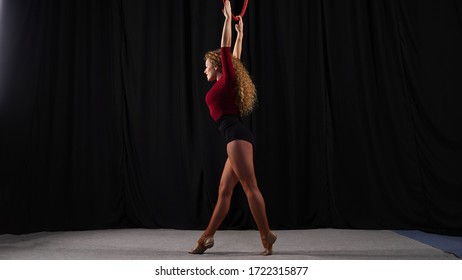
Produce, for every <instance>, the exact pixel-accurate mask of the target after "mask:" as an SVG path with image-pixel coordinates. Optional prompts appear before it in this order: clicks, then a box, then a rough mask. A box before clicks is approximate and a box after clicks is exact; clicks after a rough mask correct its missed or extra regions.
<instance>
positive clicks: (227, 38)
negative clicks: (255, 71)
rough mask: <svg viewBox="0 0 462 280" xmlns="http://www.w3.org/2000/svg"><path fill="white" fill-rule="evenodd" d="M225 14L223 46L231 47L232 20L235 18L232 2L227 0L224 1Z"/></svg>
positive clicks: (222, 35)
mask: <svg viewBox="0 0 462 280" xmlns="http://www.w3.org/2000/svg"><path fill="white" fill-rule="evenodd" d="M224 5H225V6H224V8H223V14H224V15H225V22H224V24H223V33H221V47H222V48H223V47H231V22H232V20H233V16H232V12H231V3H230V2H229V0H226V1H225V3H224Z"/></svg>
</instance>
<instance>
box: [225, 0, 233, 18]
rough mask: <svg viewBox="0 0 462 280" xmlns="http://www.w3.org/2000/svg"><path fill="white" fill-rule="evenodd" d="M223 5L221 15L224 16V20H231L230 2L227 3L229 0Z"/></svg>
mask: <svg viewBox="0 0 462 280" xmlns="http://www.w3.org/2000/svg"><path fill="white" fill-rule="evenodd" d="M223 4H224V8H223V14H224V15H225V18H232V16H233V13H232V11H231V2H229V0H226V1H225V2H224V3H223Z"/></svg>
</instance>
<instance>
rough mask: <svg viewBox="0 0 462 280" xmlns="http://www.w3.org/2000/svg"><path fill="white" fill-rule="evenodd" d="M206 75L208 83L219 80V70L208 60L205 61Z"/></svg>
mask: <svg viewBox="0 0 462 280" xmlns="http://www.w3.org/2000/svg"><path fill="white" fill-rule="evenodd" d="M204 74H205V75H206V76H207V81H209V82H211V81H216V79H217V70H216V69H215V67H214V66H213V65H212V63H211V62H210V59H207V60H206V61H205V70H204Z"/></svg>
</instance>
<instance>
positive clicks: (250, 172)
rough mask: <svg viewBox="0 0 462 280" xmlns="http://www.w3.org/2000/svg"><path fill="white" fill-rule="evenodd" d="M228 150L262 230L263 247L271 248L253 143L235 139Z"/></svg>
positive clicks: (256, 220) (232, 164) (230, 159)
mask: <svg viewBox="0 0 462 280" xmlns="http://www.w3.org/2000/svg"><path fill="white" fill-rule="evenodd" d="M227 152H228V159H229V161H230V162H231V166H232V168H233V170H234V172H235V174H236V175H237V178H238V179H239V181H240V182H241V185H242V187H243V189H244V192H245V194H246V196H247V201H248V202H249V206H250V211H251V212H252V215H253V218H254V219H255V222H256V223H257V226H258V230H259V232H260V236H261V239H262V243H263V247H265V248H267V249H271V245H272V244H270V243H269V242H267V236H268V233H269V232H270V228H269V224H268V218H267V217H266V209H265V201H264V199H263V196H262V195H261V192H260V190H259V189H258V185H257V179H256V177H255V171H254V165H253V147H252V144H251V143H249V142H247V141H244V140H235V141H232V142H230V143H228V146H227Z"/></svg>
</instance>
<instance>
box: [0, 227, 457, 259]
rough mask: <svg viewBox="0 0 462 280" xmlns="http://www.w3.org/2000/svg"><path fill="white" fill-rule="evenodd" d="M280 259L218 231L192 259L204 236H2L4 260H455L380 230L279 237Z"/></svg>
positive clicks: (256, 243)
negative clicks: (193, 249) (211, 242)
mask: <svg viewBox="0 0 462 280" xmlns="http://www.w3.org/2000/svg"><path fill="white" fill-rule="evenodd" d="M275 232H276V233H277V234H278V240H277V242H276V244H275V245H274V248H273V249H274V255H272V256H269V257H264V256H260V255H259V252H260V251H262V249H263V248H262V245H261V242H260V239H259V235H258V232H257V231H253V230H249V231H218V232H217V234H216V235H215V246H214V247H213V248H212V249H210V250H208V251H207V252H206V253H205V254H204V255H190V254H188V253H187V251H188V250H189V249H190V248H191V247H193V245H194V243H195V241H196V239H197V238H198V237H199V236H200V234H201V232H200V231H186V230H169V229H117V230H95V231H68V232H40V233H34V234H25V235H11V234H4V235H0V259H3V260H6V259H14V260H35V259H47V260H66V259H72V260H82V259H83V260H172V259H174V260H182V259H183V260H190V259H193V260H204V259H205V260H207V259H216V260H220V259H239V260H247V259H290V260H370V259H372V260H374V259H379V260H449V259H457V258H456V257H455V256H453V255H451V254H448V253H445V252H443V251H441V250H439V249H435V248H433V247H430V246H428V245H425V244H422V243H419V242H417V241H415V240H413V239H410V238H407V237H404V236H401V235H399V234H396V233H394V232H392V231H387V230H383V231H375V230H338V229H315V230H287V231H275Z"/></svg>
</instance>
